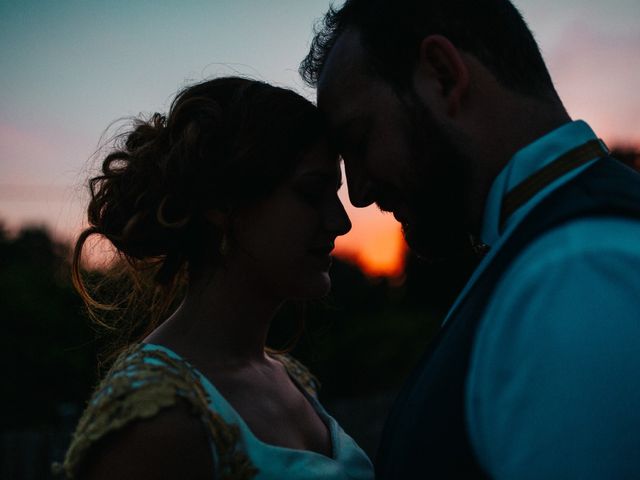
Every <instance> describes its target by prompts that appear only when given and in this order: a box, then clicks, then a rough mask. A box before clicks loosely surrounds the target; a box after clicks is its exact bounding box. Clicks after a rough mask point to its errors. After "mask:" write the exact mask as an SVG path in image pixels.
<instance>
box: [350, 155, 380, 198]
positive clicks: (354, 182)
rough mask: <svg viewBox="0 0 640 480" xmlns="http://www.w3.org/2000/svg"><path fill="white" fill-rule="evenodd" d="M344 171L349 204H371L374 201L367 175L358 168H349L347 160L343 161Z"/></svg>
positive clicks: (371, 185) (371, 184) (372, 189)
mask: <svg viewBox="0 0 640 480" xmlns="http://www.w3.org/2000/svg"><path fill="white" fill-rule="evenodd" d="M345 173H346V177H347V188H348V189H349V200H350V201H351V204H352V205H353V206H354V207H357V208H364V207H368V206H369V205H371V204H372V203H373V202H374V201H375V198H374V188H373V183H372V182H371V180H370V179H369V178H368V176H367V175H365V174H364V173H363V172H362V171H361V170H359V169H356V168H353V167H351V168H350V167H349V165H348V163H347V162H345Z"/></svg>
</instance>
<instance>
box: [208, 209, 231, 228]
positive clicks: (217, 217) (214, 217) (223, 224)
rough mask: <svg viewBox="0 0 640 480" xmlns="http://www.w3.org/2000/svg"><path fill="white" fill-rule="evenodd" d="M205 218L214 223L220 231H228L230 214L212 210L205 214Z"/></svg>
mask: <svg viewBox="0 0 640 480" xmlns="http://www.w3.org/2000/svg"><path fill="white" fill-rule="evenodd" d="M204 218H205V219H206V220H207V221H208V222H209V223H212V224H213V225H215V226H216V227H218V228H219V229H220V230H223V231H224V230H226V228H227V225H228V222H229V212H225V211H222V210H219V209H217V208H212V209H209V210H207V211H206V212H204Z"/></svg>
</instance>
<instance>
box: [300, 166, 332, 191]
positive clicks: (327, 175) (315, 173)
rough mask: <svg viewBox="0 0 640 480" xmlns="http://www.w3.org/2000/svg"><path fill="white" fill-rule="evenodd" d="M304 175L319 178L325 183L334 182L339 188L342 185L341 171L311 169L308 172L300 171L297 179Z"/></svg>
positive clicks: (302, 177)
mask: <svg viewBox="0 0 640 480" xmlns="http://www.w3.org/2000/svg"><path fill="white" fill-rule="evenodd" d="M305 177H315V178H319V179H321V180H323V181H326V182H327V183H330V182H335V183H336V185H337V187H338V188H340V187H341V186H342V183H343V182H342V172H339V173H337V172H329V171H323V170H311V171H308V172H304V173H301V174H300V175H299V176H298V178H297V179H298V180H300V179H304V178H305Z"/></svg>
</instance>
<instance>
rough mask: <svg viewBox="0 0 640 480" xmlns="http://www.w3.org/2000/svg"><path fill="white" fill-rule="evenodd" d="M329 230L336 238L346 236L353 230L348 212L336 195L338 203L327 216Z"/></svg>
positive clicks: (336, 202)
mask: <svg viewBox="0 0 640 480" xmlns="http://www.w3.org/2000/svg"><path fill="white" fill-rule="evenodd" d="M326 226H327V230H329V231H331V232H332V233H334V234H335V235H336V236H340V235H345V234H346V233H347V232H349V230H351V220H350V219H349V215H347V211H346V210H345V208H344V205H343V204H342V201H340V198H338V196H337V195H336V201H335V203H334V206H333V207H332V208H331V211H330V212H329V214H328V215H327V225H326Z"/></svg>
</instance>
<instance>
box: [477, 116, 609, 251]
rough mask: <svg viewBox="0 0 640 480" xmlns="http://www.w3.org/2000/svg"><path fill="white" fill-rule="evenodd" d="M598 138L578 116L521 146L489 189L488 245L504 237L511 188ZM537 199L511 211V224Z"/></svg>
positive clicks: (484, 236) (485, 237) (485, 239)
mask: <svg viewBox="0 0 640 480" xmlns="http://www.w3.org/2000/svg"><path fill="white" fill-rule="evenodd" d="M596 138H597V137H596V135H595V133H594V132H593V130H591V127H589V125H587V124H586V123H585V122H583V121H582V120H578V121H574V122H569V123H566V124H564V125H562V126H561V127H559V128H557V129H555V130H553V131H552V132H550V133H548V134H546V135H544V136H543V137H541V138H539V139H538V140H536V141H535V142H533V143H531V144H529V145H527V146H526V147H524V148H523V149H521V150H519V151H518V152H517V153H516V154H515V155H514V156H513V157H512V158H511V160H509V162H508V163H507V165H506V166H505V167H504V168H503V169H502V171H501V172H500V173H499V174H498V176H497V177H496V179H495V180H494V181H493V184H492V186H491V189H490V190H489V195H488V197H487V203H486V207H485V211H484V219H483V222H482V233H481V238H482V241H483V242H484V243H486V244H487V245H493V244H494V243H495V242H496V241H497V240H498V238H499V237H500V235H501V234H500V231H499V223H500V211H501V207H502V201H503V199H504V196H505V195H506V194H507V193H508V192H509V191H510V190H511V189H513V188H514V187H515V186H516V185H518V184H519V183H520V182H522V181H523V180H525V179H526V178H527V177H529V176H531V175H533V174H534V173H535V172H537V171H538V170H540V169H541V168H543V167H545V166H546V165H548V164H550V163H551V162H553V161H554V160H555V159H557V158H558V157H559V156H561V155H563V154H564V153H566V152H568V151H570V150H572V149H574V148H576V147H577V146H580V145H582V144H583V143H586V142H588V141H589V140H593V139H596ZM566 175H569V174H566ZM551 187H553V185H552V186H551ZM556 188H557V185H556ZM536 200H539V199H536V197H534V198H532V199H531V200H529V202H527V203H526V204H525V205H523V208H520V209H519V210H517V211H516V212H515V213H514V214H513V215H511V217H509V219H508V220H507V225H509V224H512V223H515V222H517V221H519V220H520V219H521V218H522V217H523V216H524V215H525V214H526V213H527V212H528V211H529V210H530V208H531V207H532V206H533V204H534V203H537V202H536Z"/></svg>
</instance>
